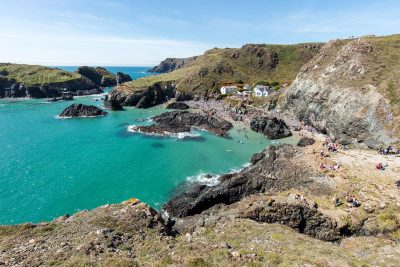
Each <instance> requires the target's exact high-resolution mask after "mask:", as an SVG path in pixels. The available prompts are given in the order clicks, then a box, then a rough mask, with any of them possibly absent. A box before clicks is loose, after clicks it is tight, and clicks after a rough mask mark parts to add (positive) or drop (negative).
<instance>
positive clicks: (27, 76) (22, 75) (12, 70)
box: [0, 63, 81, 85]
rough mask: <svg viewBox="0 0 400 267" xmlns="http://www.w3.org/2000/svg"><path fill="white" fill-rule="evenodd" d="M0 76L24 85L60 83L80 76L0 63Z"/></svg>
mask: <svg viewBox="0 0 400 267" xmlns="http://www.w3.org/2000/svg"><path fill="white" fill-rule="evenodd" d="M0 75H1V76H5V77H7V78H8V79H15V80H16V82H19V83H23V84H25V85H40V84H48V83H61V82H67V81H70V80H76V79H79V78H81V75H79V74H77V73H72V72H68V71H64V70H61V69H57V68H50V67H45V66H40V65H27V64H10V63H0Z"/></svg>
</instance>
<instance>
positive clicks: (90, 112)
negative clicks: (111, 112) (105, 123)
mask: <svg viewBox="0 0 400 267" xmlns="http://www.w3.org/2000/svg"><path fill="white" fill-rule="evenodd" d="M107 114H108V113H107V112H105V111H103V110H101V109H99V108H98V107H95V106H88V105H83V104H73V105H71V106H69V107H67V108H66V109H65V110H64V111H63V112H61V114H60V115H59V117H60V118H76V117H83V118H90V117H99V116H105V115H107Z"/></svg>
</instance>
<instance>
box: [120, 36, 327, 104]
mask: <svg viewBox="0 0 400 267" xmlns="http://www.w3.org/2000/svg"><path fill="white" fill-rule="evenodd" d="M320 46H321V44H319V43H310V44H298V45H263V44H247V45H244V46H243V47H241V48H226V49H218V48H215V49H212V50H209V51H206V52H205V53H204V54H203V55H201V56H197V57H194V58H191V59H186V60H175V59H168V60H166V61H165V62H164V63H162V64H161V65H160V67H162V68H163V67H165V68H166V69H168V70H169V69H172V68H175V70H173V71H171V72H168V73H163V74H159V75H153V76H148V77H143V78H140V79H138V80H135V81H132V82H127V83H125V84H124V86H123V87H117V88H115V89H114V90H113V91H115V93H114V94H116V95H124V96H125V97H124V98H130V97H131V95H133V94H135V92H136V91H143V90H146V89H147V88H150V87H152V86H153V84H156V83H163V82H170V83H173V84H175V85H176V89H177V91H179V92H181V93H182V92H184V93H186V94H188V95H191V96H193V95H199V96H206V95H215V94H218V93H219V87H220V86H222V85H223V84H224V83H229V82H230V83H232V82H233V83H236V82H239V83H242V82H243V83H255V82H259V81H270V82H279V83H281V84H284V83H287V82H289V83H290V82H291V81H292V80H294V79H295V77H296V75H297V73H298V72H299V71H300V68H301V67H302V66H303V65H304V64H305V63H307V62H308V61H309V60H310V59H311V58H312V57H313V56H314V55H315V54H316V53H317V52H318V50H319V48H320ZM178 62H180V63H181V64H178ZM182 62H184V64H183V63H182ZM182 64H183V65H182ZM176 66H180V67H179V68H176ZM121 104H122V105H126V104H127V103H121Z"/></svg>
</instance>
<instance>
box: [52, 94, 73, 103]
mask: <svg viewBox="0 0 400 267" xmlns="http://www.w3.org/2000/svg"><path fill="white" fill-rule="evenodd" d="M71 100H74V97H73V96H72V95H63V96H60V97H53V98H49V99H47V102H58V101H71Z"/></svg>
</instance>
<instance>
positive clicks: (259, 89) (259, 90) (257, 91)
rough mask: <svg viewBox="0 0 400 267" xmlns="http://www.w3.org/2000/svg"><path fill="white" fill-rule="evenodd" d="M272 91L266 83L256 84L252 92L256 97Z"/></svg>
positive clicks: (266, 94) (264, 95)
mask: <svg viewBox="0 0 400 267" xmlns="http://www.w3.org/2000/svg"><path fill="white" fill-rule="evenodd" d="M272 92H273V89H272V88H269V86H266V85H257V86H256V87H254V89H253V94H254V96H257V97H266V96H268V95H270V94H271V93H272Z"/></svg>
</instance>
